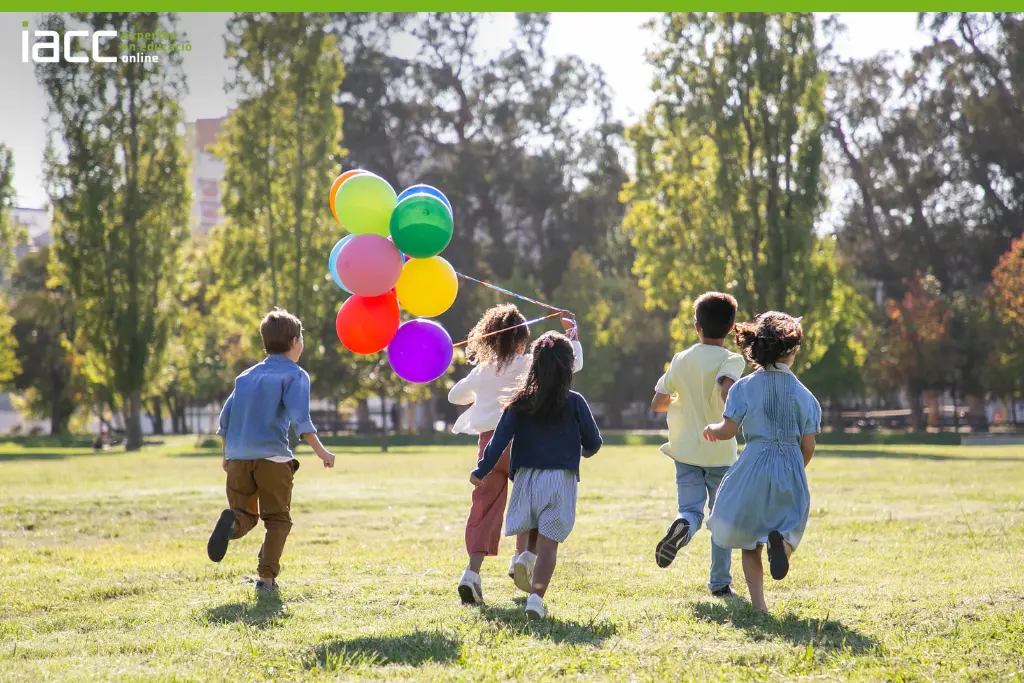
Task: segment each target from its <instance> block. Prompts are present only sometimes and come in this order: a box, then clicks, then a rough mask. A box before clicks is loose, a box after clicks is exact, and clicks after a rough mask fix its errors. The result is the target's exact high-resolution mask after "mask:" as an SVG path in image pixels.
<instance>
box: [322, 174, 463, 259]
mask: <svg viewBox="0 0 1024 683" xmlns="http://www.w3.org/2000/svg"><path fill="white" fill-rule="evenodd" d="M342 187H344V186H342ZM346 227H347V226H346ZM454 229H455V226H454V224H453V222H452V212H451V211H449V210H448V207H447V206H445V204H444V202H442V201H441V200H440V199H438V198H437V197H435V196H434V195H430V194H427V193H425V192H417V193H416V194H413V195H409V196H408V197H406V198H405V199H403V200H402V201H400V202H398V206H396V207H395V210H394V212H393V213H392V214H391V239H393V240H394V241H395V246H396V247H398V250H399V251H400V252H402V253H403V254H405V255H407V256H410V257H412V258H430V257H431V256H437V255H438V254H440V253H441V252H442V251H444V248H445V247H447V246H448V243H449V242H451V241H452V231H453V230H454Z"/></svg>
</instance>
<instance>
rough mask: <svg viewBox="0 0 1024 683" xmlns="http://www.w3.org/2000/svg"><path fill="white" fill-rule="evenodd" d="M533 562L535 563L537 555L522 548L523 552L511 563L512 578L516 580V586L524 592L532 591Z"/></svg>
mask: <svg viewBox="0 0 1024 683" xmlns="http://www.w3.org/2000/svg"><path fill="white" fill-rule="evenodd" d="M535 564H537V556H536V555H534V554H533V553H531V552H530V551H529V550H524V551H523V554H522V555H520V556H519V557H517V558H516V561H515V562H514V563H513V564H512V569H513V577H512V578H513V580H514V581H515V582H516V588H518V589H519V590H521V591H523V592H524V593H533V566H534V565H535Z"/></svg>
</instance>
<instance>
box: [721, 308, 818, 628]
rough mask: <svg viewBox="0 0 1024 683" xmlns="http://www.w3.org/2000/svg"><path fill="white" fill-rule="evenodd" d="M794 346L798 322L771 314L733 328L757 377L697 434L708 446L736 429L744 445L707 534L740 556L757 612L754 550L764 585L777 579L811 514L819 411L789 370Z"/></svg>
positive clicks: (759, 595) (760, 602) (759, 593)
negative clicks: (810, 476)
mask: <svg viewBox="0 0 1024 683" xmlns="http://www.w3.org/2000/svg"><path fill="white" fill-rule="evenodd" d="M802 339H803V328H802V327H801V326H800V320H799V319H798V318H793V317H792V316H789V315H786V314H785V313H779V312H777V311H769V312H768V313H763V314H761V315H759V316H758V317H757V318H756V319H755V320H754V321H753V322H749V323H740V324H739V325H737V326H736V342H737V343H738V344H739V346H740V348H741V349H742V350H743V355H744V356H746V358H747V360H748V361H749V362H750V363H752V364H753V365H755V366H756V367H757V370H756V371H755V372H753V373H752V374H750V375H747V376H746V377H744V378H743V379H741V380H740V381H738V382H736V384H734V385H733V387H732V390H731V391H730V392H729V398H728V399H727V400H726V403H725V412H724V413H723V419H722V421H721V422H719V423H717V424H712V425H708V426H707V427H705V429H704V438H706V439H707V440H708V441H716V440H719V439H731V438H733V437H734V436H736V432H737V431H738V430H739V429H740V428H741V427H742V428H743V436H744V439H745V440H746V446H745V447H744V448H743V452H742V453H741V454H740V457H739V460H737V461H736V464H734V465H733V466H732V467H731V468H730V469H729V471H728V473H727V474H726V475H725V478H724V479H723V480H722V484H721V486H720V487H719V489H718V499H717V500H716V501H715V507H714V509H713V510H712V512H711V517H710V519H709V520H708V529H710V530H711V539H712V541H713V542H714V543H715V544H717V545H719V546H721V547H723V548H741V549H742V550H743V575H744V578H745V579H746V581H747V588H748V589H749V591H750V602H751V604H752V605H753V607H754V609H755V610H757V611H759V612H767V611H768V607H767V605H766V604H765V599H764V568H763V565H762V564H761V548H762V547H763V546H765V545H767V546H768V563H769V566H770V568H771V575H772V578H773V579H775V580H781V579H783V578H785V576H786V574H787V573H788V572H789V557H790V555H791V554H792V552H793V551H794V550H795V549H796V547H797V546H798V545H799V543H800V538H801V537H802V536H803V533H804V529H805V528H806V527H807V516H808V514H809V513H810V509H811V496H810V491H809V490H808V487H807V475H806V472H805V470H806V468H807V465H808V464H809V463H810V462H811V458H812V457H813V456H814V446H815V441H814V437H815V434H817V433H818V432H820V431H821V406H820V405H818V401H817V400H816V399H815V398H814V396H813V395H812V394H811V392H810V391H808V390H807V388H806V387H805V386H804V385H803V384H801V383H800V380H798V379H797V378H796V375H794V374H793V371H792V370H790V366H792V365H793V359H794V358H796V354H797V352H798V351H799V350H800V342H801V340H802Z"/></svg>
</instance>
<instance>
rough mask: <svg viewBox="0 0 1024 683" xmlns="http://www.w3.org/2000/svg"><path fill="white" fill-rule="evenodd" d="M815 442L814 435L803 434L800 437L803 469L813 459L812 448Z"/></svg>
mask: <svg viewBox="0 0 1024 683" xmlns="http://www.w3.org/2000/svg"><path fill="white" fill-rule="evenodd" d="M815 445H816V441H815V440H814V434H804V435H803V436H801V437H800V452H801V453H803V456H804V467H807V466H808V465H810V464H811V458H813V457H814V447H815Z"/></svg>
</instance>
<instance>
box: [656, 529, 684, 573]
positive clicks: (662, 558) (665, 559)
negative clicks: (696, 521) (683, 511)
mask: <svg viewBox="0 0 1024 683" xmlns="http://www.w3.org/2000/svg"><path fill="white" fill-rule="evenodd" d="M689 542H690V523H689V522H687V521H686V520H685V519H677V520H676V521H674V522H672V525H671V526H670V527H669V528H668V531H667V532H665V538H663V539H661V540H660V541H658V545H657V547H656V548H655V549H654V561H655V562H657V563H658V566H659V567H661V568H662V569H664V568H665V567H667V566H669V565H670V564H672V561H673V560H674V559H676V553H677V552H679V549H680V548H682V547H683V546H684V545H686V544H687V543H689Z"/></svg>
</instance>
